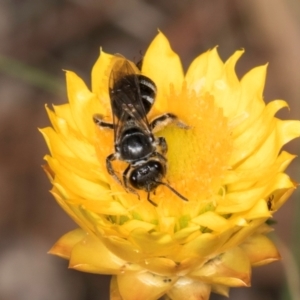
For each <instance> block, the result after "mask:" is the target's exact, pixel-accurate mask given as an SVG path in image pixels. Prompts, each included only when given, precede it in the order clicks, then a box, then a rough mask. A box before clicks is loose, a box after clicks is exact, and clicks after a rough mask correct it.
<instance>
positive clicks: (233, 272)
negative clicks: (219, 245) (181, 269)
mask: <svg viewBox="0 0 300 300" xmlns="http://www.w3.org/2000/svg"><path fill="white" fill-rule="evenodd" d="M250 274H251V265H250V261H249V259H248V257H247V255H246V254H245V253H244V252H243V250H241V249H240V248H238V247H237V248H233V249H230V250H229V251H226V252H225V253H223V254H221V255H220V256H219V257H217V258H215V259H213V260H211V261H208V262H207V263H206V264H205V265H204V266H203V267H201V268H200V269H199V270H195V271H193V272H192V273H191V274H190V276H192V277H194V278H197V279H199V280H202V281H204V282H207V283H214V284H221V285H227V286H236V287H237V286H249V285H250Z"/></svg>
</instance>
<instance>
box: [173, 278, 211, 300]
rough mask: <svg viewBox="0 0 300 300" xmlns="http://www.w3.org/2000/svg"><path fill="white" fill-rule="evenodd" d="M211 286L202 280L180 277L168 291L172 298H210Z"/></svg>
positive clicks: (204, 299)
mask: <svg viewBox="0 0 300 300" xmlns="http://www.w3.org/2000/svg"><path fill="white" fill-rule="evenodd" d="M210 291H211V287H210V285H208V284H205V283H203V282H201V281H194V280H191V279H188V278H180V279H179V280H178V281H177V282H176V284H175V285H174V286H173V288H172V289H171V290H170V291H169V292H168V296H170V297H171V299H172V300H182V299H189V300H208V299H209V296H210Z"/></svg>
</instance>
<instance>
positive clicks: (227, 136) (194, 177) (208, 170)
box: [158, 87, 232, 201]
mask: <svg viewBox="0 0 300 300" xmlns="http://www.w3.org/2000/svg"><path fill="white" fill-rule="evenodd" d="M168 103H170V111H171V112H172V113H174V114H176V115H177V116H178V117H179V118H180V119H181V120H183V121H184V122H185V123H186V124H187V125H188V126H190V129H187V130H186V129H181V128H178V127H177V126H175V125H172V126H168V127H166V128H165V129H164V130H162V131H160V132H159V133H158V135H162V136H164V137H165V138H166V140H167V143H168V153H167V158H168V172H167V177H166V180H167V181H168V182H169V183H170V185H171V186H172V187H173V188H175V189H176V190H177V191H178V192H179V193H181V194H182V195H184V196H185V197H186V198H188V199H189V200H192V201H194V200H196V201H199V200H204V199H209V198H211V197H212V196H213V195H216V194H218V191H219V190H220V187H221V186H222V178H223V176H224V175H225V172H226V170H228V169H229V166H228V161H229V158H230V155H231V151H232V138H231V131H230V128H229V126H228V120H227V118H226V117H224V115H223V111H222V109H221V108H219V107H216V106H215V104H214V98H213V96H211V95H209V94H205V95H197V94H196V93H194V92H190V91H188V90H187V89H186V88H185V87H184V88H183V90H182V92H181V93H180V94H178V95H176V94H175V93H174V92H173V93H172V92H171V95H170V99H169V100H168ZM165 190H166V189H164V191H165ZM165 192H166V193H168V195H165V196H167V197H172V198H173V197H174V195H171V193H169V192H167V191H165ZM175 197H176V196H175Z"/></svg>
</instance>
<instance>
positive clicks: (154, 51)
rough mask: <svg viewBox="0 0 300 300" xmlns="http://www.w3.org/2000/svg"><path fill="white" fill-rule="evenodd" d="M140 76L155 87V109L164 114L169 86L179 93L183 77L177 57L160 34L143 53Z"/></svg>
mask: <svg viewBox="0 0 300 300" xmlns="http://www.w3.org/2000/svg"><path fill="white" fill-rule="evenodd" d="M142 74H145V75H146V76H148V77H149V78H151V79H152V80H153V81H154V82H155V84H156V86H157V98H156V101H155V104H154V106H155V109H157V110H158V111H160V112H165V111H166V110H167V107H168V103H166V99H167V95H169V93H170V87H171V85H172V87H173V88H174V89H175V91H180V90H181V87H182V83H183V78H184V75H183V70H182V65H181V61H180V59H179V57H178V55H177V54H176V53H175V52H174V51H173V50H172V49H171V47H170V44H169V41H168V40H167V39H166V37H165V36H164V35H163V34H162V33H161V32H159V33H158V35H157V36H156V37H155V38H154V40H153V41H152V43H151V44H150V46H149V48H148V50H147V52H146V53H145V56H144V58H143V66H142Z"/></svg>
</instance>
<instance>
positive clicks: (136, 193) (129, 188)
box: [123, 165, 140, 200]
mask: <svg viewBox="0 0 300 300" xmlns="http://www.w3.org/2000/svg"><path fill="white" fill-rule="evenodd" d="M129 171H130V165H129V166H128V167H127V168H126V170H125V171H124V172H123V182H124V187H125V190H126V191H127V192H130V193H132V194H135V195H136V196H137V197H138V199H139V200H140V195H139V194H138V192H137V191H136V190H135V189H133V188H131V187H130V186H129V182H128V173H129Z"/></svg>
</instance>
